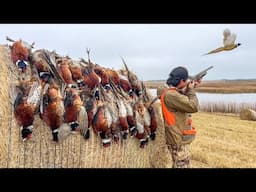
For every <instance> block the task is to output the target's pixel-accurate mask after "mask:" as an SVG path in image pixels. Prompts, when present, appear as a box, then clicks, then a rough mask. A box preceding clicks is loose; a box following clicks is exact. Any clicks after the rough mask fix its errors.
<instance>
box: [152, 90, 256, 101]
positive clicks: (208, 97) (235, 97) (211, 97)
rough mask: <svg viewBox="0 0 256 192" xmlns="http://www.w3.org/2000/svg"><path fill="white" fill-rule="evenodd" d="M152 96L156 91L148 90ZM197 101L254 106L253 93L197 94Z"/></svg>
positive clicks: (254, 97) (255, 98)
mask: <svg viewBox="0 0 256 192" xmlns="http://www.w3.org/2000/svg"><path fill="white" fill-rule="evenodd" d="M150 92H151V94H152V96H154V97H155V96H156V89H150ZM197 97H198V100H199V102H200V103H201V104H203V103H236V104H243V103H247V104H255V103H256V94H255V93H235V94H223V93H197Z"/></svg>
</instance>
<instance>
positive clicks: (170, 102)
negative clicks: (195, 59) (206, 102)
mask: <svg viewBox="0 0 256 192" xmlns="http://www.w3.org/2000/svg"><path fill="white" fill-rule="evenodd" d="M211 68H213V67H212V66H211V67H209V68H207V69H205V70H203V71H201V72H199V73H198V74H196V75H194V76H189V75H188V71H187V69H186V68H184V67H176V68H174V69H173V70H172V71H171V73H170V74H169V77H168V79H167V81H166V84H167V85H168V88H166V89H163V90H162V92H161V93H160V92H158V98H160V102H161V107H162V113H163V119H164V126H165V135H166V144H167V146H168V149H169V151H170V155H171V158H172V161H173V168H189V167H190V144H191V143H192V141H193V140H194V139H195V136H196V129H195V128H194V127H193V125H192V115H191V114H192V113H196V112H198V107H199V104H198V99H197V96H196V93H195V89H194V88H195V87H196V86H197V85H198V84H200V83H201V80H202V78H203V77H204V76H205V75H206V74H207V71H208V70H210V69H211ZM151 103H152V102H151Z"/></svg>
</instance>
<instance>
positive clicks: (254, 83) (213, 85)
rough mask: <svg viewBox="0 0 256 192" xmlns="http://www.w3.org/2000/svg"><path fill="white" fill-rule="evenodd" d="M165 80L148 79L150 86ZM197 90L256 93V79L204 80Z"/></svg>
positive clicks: (156, 85) (155, 85)
mask: <svg viewBox="0 0 256 192" xmlns="http://www.w3.org/2000/svg"><path fill="white" fill-rule="evenodd" d="M164 83H165V82H164V81H146V82H145V84H146V86H147V87H148V88H152V89H154V88H157V87H159V86H162V85H164ZM196 89H197V92H202V93H203V92H204V93H256V80H218V81H202V84H201V85H199V86H198V87H197V88H196Z"/></svg>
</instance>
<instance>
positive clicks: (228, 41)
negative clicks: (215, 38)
mask: <svg viewBox="0 0 256 192" xmlns="http://www.w3.org/2000/svg"><path fill="white" fill-rule="evenodd" d="M223 36H224V38H223V44H224V47H219V48H217V49H215V50H213V51H210V52H209V53H206V54H204V55H209V54H212V53H218V52H221V51H230V50H232V49H235V48H237V47H238V46H240V45H241V43H237V44H235V40H236V34H235V33H232V34H231V32H230V30H229V29H225V30H224V31H223Z"/></svg>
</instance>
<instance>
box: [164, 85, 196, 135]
mask: <svg viewBox="0 0 256 192" xmlns="http://www.w3.org/2000/svg"><path fill="white" fill-rule="evenodd" d="M167 91H176V89H175V88H169V89H166V90H164V92H163V93H162V95H161V96H160V101H161V105H162V112H163V116H164V120H165V121H166V123H167V124H168V125H170V126H173V125H175V122H176V119H175V114H174V112H171V111H169V110H168V109H167V107H166V105H165V103H164V96H165V95H166V93H167ZM187 125H190V126H191V127H192V119H191V118H190V119H188V120H187ZM181 132H182V133H183V134H184V135H195V134H196V130H195V128H194V127H192V129H190V130H182V131H181Z"/></svg>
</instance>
